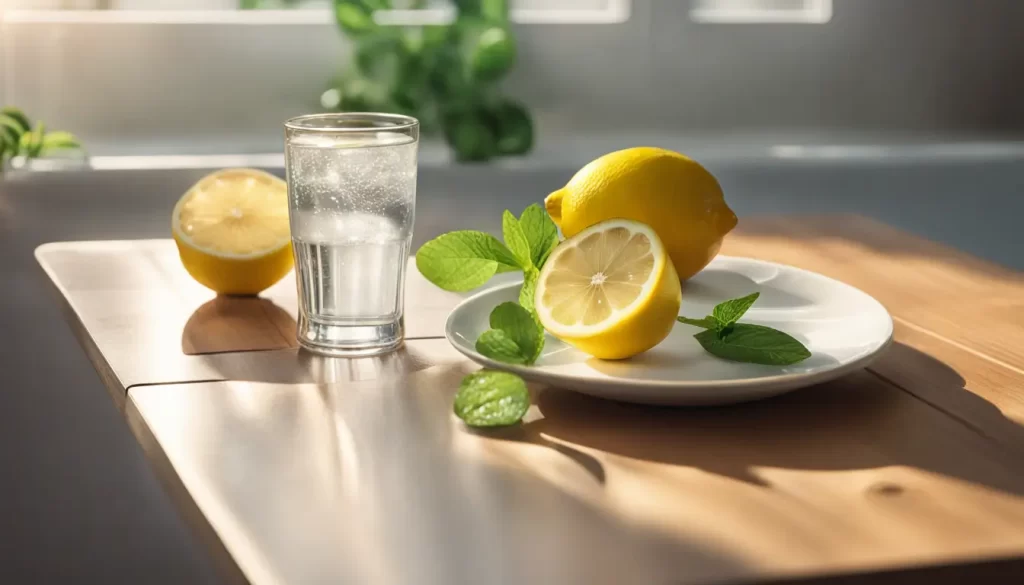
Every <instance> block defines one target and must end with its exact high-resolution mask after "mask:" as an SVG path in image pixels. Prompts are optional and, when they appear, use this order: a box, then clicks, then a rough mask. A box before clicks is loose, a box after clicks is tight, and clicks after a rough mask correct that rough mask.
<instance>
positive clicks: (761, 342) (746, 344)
mask: <svg viewBox="0 0 1024 585" xmlns="http://www.w3.org/2000/svg"><path fill="white" fill-rule="evenodd" d="M694 337H695V338H696V339H697V341H698V342H700V344H701V346H702V347H703V348H704V349H705V350H707V351H708V352H709V353H711V354H714V355H716V356H718V357H720V358H723V359H727V360H732V361H736V362H748V363H753V364H764V365H769V366H787V365H790V364H795V363H797V362H801V361H803V360H805V359H807V358H809V357H811V352H810V350H808V349H807V348H806V347H805V346H804V344H802V343H800V342H799V341H797V340H796V339H794V338H793V337H792V336H790V335H788V334H786V333H783V332H782V331H779V330H777V329H772V328H771V327H765V326H763V325H752V324H750V323H735V324H733V325H732V327H731V328H730V329H729V330H728V331H725V332H719V331H715V330H714V329H708V330H705V331H701V332H700V333H698V334H696V335H694Z"/></svg>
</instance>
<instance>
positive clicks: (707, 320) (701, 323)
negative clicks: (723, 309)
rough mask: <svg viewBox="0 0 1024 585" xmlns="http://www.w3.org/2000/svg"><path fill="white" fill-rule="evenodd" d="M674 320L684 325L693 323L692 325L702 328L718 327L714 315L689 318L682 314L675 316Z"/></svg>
mask: <svg viewBox="0 0 1024 585" xmlns="http://www.w3.org/2000/svg"><path fill="white" fill-rule="evenodd" d="M676 321H679V322H680V323H683V324H685V325H693V326H694V327H701V328H703V329H718V321H715V318H714V317H704V318H703V319H690V318H689V317H683V316H682V315H680V316H678V317H676Z"/></svg>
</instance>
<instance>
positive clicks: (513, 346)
mask: <svg viewBox="0 0 1024 585" xmlns="http://www.w3.org/2000/svg"><path fill="white" fill-rule="evenodd" d="M476 350H477V351H478V352H480V354H481V355H484V356H486V357H489V358H491V359H492V360H497V361H499V362H504V363H506V364H525V363H527V362H528V361H529V359H530V358H529V356H528V355H527V354H526V353H525V352H524V351H523V350H522V349H521V348H520V347H519V345H518V344H517V343H516V342H515V341H514V340H513V339H512V338H511V337H510V336H509V335H508V334H507V333H505V332H504V331H502V330H501V329H488V330H487V331H484V332H483V333H481V334H480V337H479V338H477V340H476Z"/></svg>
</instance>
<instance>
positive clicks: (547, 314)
mask: <svg viewBox="0 0 1024 585" xmlns="http://www.w3.org/2000/svg"><path fill="white" fill-rule="evenodd" d="M681 302H682V290H681V288H680V284H679V276H678V275H677V274H676V271H675V268H674V267H673V265H672V262H671V260H670V259H669V256H668V252H667V251H666V250H665V247H664V245H663V244H662V242H661V239H660V238H658V235H657V234H656V233H655V231H654V230H653V229H652V228H651V227H650V226H648V225H646V224H642V223H640V222H636V221H631V220H625V219H613V220H608V221H604V222H601V223H598V224H596V225H594V226H591V227H589V228H587V229H585V230H583V231H581V232H580V233H578V234H576V235H575V236H573V237H572V238H570V239H568V240H566V241H564V242H562V243H561V244H560V245H559V246H558V248H556V249H555V251H554V252H552V254H551V257H550V258H548V260H547V262H546V263H545V264H544V268H543V270H542V271H541V274H540V278H539V280H538V283H537V292H536V309H537V316H538V318H539V319H540V322H541V324H542V325H543V326H544V328H545V329H546V330H547V331H548V332H549V333H551V334H552V335H554V336H555V337H557V338H559V339H561V340H563V341H565V342H567V343H569V344H571V345H573V346H575V347H577V348H578V349H580V350H582V351H584V352H586V353H588V354H590V355H592V356H594V357H597V358H601V359H624V358H628V357H631V356H634V355H636V354H638V353H641V352H644V351H647V350H648V349H651V348H652V347H654V346H655V345H657V344H658V343H660V342H661V341H662V340H664V339H665V337H667V336H668V334H669V333H670V332H671V331H672V327H673V326H674V325H675V322H676V316H678V315H679V305H680V304H681Z"/></svg>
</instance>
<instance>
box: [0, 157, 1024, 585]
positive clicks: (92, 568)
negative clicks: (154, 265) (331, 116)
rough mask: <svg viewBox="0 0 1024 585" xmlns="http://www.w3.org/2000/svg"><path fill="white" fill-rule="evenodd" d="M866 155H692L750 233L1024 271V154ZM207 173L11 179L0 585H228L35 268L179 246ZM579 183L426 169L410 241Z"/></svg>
mask: <svg viewBox="0 0 1024 585" xmlns="http://www.w3.org/2000/svg"><path fill="white" fill-rule="evenodd" d="M618 144H622V142H619V143H618ZM794 144H800V143H799V141H797V142H795V143H794ZM665 145H666V146H671V145H672V144H669V143H668V142H666V143H665ZM679 146H680V147H683V146H687V145H679ZM811 146H814V145H811ZM870 146H871V145H870V144H867V143H865V144H860V146H859V149H854V150H855V152H854V153H853V154H854V155H857V153H858V152H859V153H860V154H859V155H857V156H847V155H849V154H850V153H849V152H847V153H846V154H843V152H841V150H842V149H839V148H836V147H835V146H834V145H833V146H829V143H828V142H823V143H821V144H818V145H817V146H815V147H813V148H812V147H808V148H805V149H803V151H802V152H803V154H801V151H800V149H789V150H784V151H782V152H777V153H776V154H780V155H782V154H785V155H786V157H785V158H780V157H770V156H769V157H760V156H759V157H754V158H743V157H739V158H736V157H733V156H730V154H729V152H726V151H723V152H721V153H720V156H719V155H714V153H706V152H697V151H694V152H693V153H694V155H695V156H698V158H699V159H701V160H704V161H705V162H706V163H707V165H708V166H709V168H711V169H712V170H713V171H714V172H715V174H716V176H717V177H718V178H719V179H720V181H721V183H722V185H723V187H724V188H725V191H726V197H727V199H728V201H729V203H730V205H731V206H732V207H733V208H734V209H735V210H736V211H737V212H738V214H739V215H740V218H741V223H746V222H747V220H748V219H749V218H751V217H753V216H754V215H763V214H789V215H792V214H822V213H828V214H832V213H858V214H862V215H865V216H869V217H873V218H875V219H878V220H881V221H884V222H886V223H888V224H890V225H893V226H896V227H899V228H901V229H902V230H905V231H908V232H910V233H913V234H917V235H919V236H924V237H927V238H929V239H931V240H936V241H939V242H942V243H944V244H946V245H948V246H952V247H955V248H958V249H960V250H964V251H967V252H969V253H971V254H973V255H975V256H978V257H981V258H985V259H987V260H989V261H992V262H995V263H999V264H1002V265H1003V266H1008V267H1011V268H1016V269H1018V270H1024V231H1021V230H1020V229H1019V218H1020V217H1022V216H1024V199H1022V198H1021V197H1020V193H1021V192H1024V157H1021V156H1016V155H1014V154H1013V153H1012V152H1009V151H1007V150H1006V148H1004V147H1000V145H999V144H995V143H991V144H988V146H987V147H986V148H978V149H970V148H968V149H963V148H961V149H959V152H958V149H949V148H947V149H945V152H944V153H938V154H937V153H935V152H934V150H935V149H934V148H933V147H932V148H928V147H922V148H916V149H911V150H909V151H908V150H900V151H899V153H902V154H903V155H905V156H893V157H891V158H890V157H889V156H888V155H891V154H893V150H892V149H883V150H884V152H879V151H878V149H877V148H874V149H872V148H870ZM982 146H985V145H984V144H983V145H982ZM581 147H587V148H589V147H590V145H581ZM687 147H688V146H687ZM993 149H994V150H993ZM1011 150H1012V149H1011ZM915 151H916V154H914V152H915ZM581 152H583V151H581ZM730 152H731V151H730ZM986 152H987V153H988V154H986ZM899 153H897V154H899ZM705 155H708V157H707V159H706V160H705ZM711 155H714V156H711ZM880 155H881V156H880ZM204 160H205V159H204ZM204 160H189V161H180V160H172V161H169V162H170V163H171V164H170V165H169V166H172V167H176V168H158V169H150V168H138V164H137V163H139V162H140V161H138V160H135V159H133V160H132V161H129V162H132V163H133V165H135V166H133V168H132V169H128V170H116V169H120V168H123V163H124V161H121V162H118V161H114V162H115V163H118V164H114V165H112V166H111V167H110V168H108V169H107V170H98V171H85V170H83V171H60V172H40V173H34V172H33V173H24V172H10V173H8V174H7V175H5V177H4V180H3V181H2V182H0V241H2V243H3V246H4V253H3V254H0V272H2V273H3V274H4V275H5V280H4V286H3V287H0V301H2V303H0V304H2V305H3V306H4V307H5V310H4V311H0V324H2V327H3V330H4V331H7V332H8V337H7V340H8V342H7V343H6V344H4V347H3V351H0V367H2V368H3V371H4V372H5V376H6V377H5V380H6V382H7V383H6V385H5V387H6V388H7V391H6V392H4V393H3V394H2V396H0V408H2V409H3V411H4V412H5V413H8V416H7V417H6V418H5V425H3V427H2V428H0V439H2V440H0V459H2V460H3V461H4V462H5V465H6V467H7V469H8V470H9V472H10V473H9V477H8V480H7V483H6V486H7V489H6V490H5V494H6V497H5V498H2V499H0V511H2V512H3V516H4V517H5V518H6V519H7V522H8V527H9V529H10V530H11V531H12V532H16V533H17V534H19V538H18V539H17V540H16V541H14V542H11V543H9V548H8V549H7V553H8V554H7V555H6V557H5V558H6V561H7V562H6V563H4V566H3V567H0V576H2V577H3V578H4V579H7V580H11V581H21V582H28V581H34V582H51V581H61V580H67V579H71V578H76V579H88V580H92V581H103V582H109V583H121V582H147V583H153V584H154V585H155V584H161V585H162V584H168V585H170V584H172V583H173V584H177V583H183V582H189V583H203V584H211V585H212V584H213V583H216V582H219V581H218V580H217V579H216V578H215V576H214V575H213V574H212V572H211V571H210V568H209V561H208V560H207V559H208V554H207V552H206V549H205V548H200V547H198V546H197V545H196V544H195V543H194V541H193V539H192V538H191V537H190V533H189V532H188V531H187V530H186V527H185V526H184V525H183V523H182V522H181V520H180V518H179V514H178V512H177V511H176V510H175V509H174V508H173V507H172V506H171V505H170V503H169V501H168V500H167V497H166V496H165V495H164V493H163V490H162V489H161V486H160V485H159V484H158V483H157V481H156V480H155V479H154V477H153V475H152V473H151V471H150V469H149V466H148V464H147V462H146V460H145V459H144V458H143V457H142V455H141V451H140V450H139V449H138V447H137V445H136V444H135V441H134V440H133V438H132V436H131V434H130V432H129V431H128V429H127V426H126V425H124V424H123V421H122V420H121V418H120V414H119V413H118V411H117V410H116V409H115V408H113V407H112V403H111V402H110V401H109V400H104V399H102V397H103V396H104V395H105V393H106V390H105V385H104V384H103V383H101V381H100V379H99V377H97V376H96V374H95V373H94V372H93V365H92V364H91V363H90V361H89V360H88V359H87V358H86V356H85V354H84V353H82V352H81V350H80V348H79V346H78V344H77V343H76V341H75V339H74V337H73V336H72V335H71V333H70V330H69V329H68V328H67V325H66V324H65V323H64V321H63V319H62V317H61V314H60V312H59V310H58V305H57V304H55V303H53V300H52V295H51V294H50V290H49V289H50V288H51V287H50V285H49V284H48V282H47V281H48V279H47V278H45V277H44V276H42V275H41V273H40V270H39V267H38V264H37V263H36V261H35V259H34V257H33V255H32V252H33V250H34V249H35V248H36V247H37V246H38V245H40V244H43V243H45V242H52V241H58V240H62V241H67V240H109V239H124V238H146V239H148V238H162V237H166V236H167V234H168V230H169V227H168V223H169V222H168V220H167V218H168V217H169V215H170V211H171V209H172V207H173V206H174V203H175V201H176V200H177V198H178V197H179V196H180V194H181V193H183V192H184V191H185V190H186V189H187V188H188V187H189V186H190V185H191V184H192V183H194V182H195V181H196V180H198V179H199V178H200V177H201V176H202V175H204V174H205V173H207V172H209V171H211V170H213V169H212V168H208V167H204V166H203V165H204V164H217V165H219V164H220V163H219V162H212V163H211V162H209V161H206V162H204ZM142 162H146V161H142ZM186 163H187V164H186ZM146 164H148V162H146ZM225 164H249V163H244V162H242V161H234V162H229V163H227V162H226V163H225ZM262 164H271V163H262ZM118 165H121V166H118ZM142 166H143V167H144V166H145V165H142ZM271 166H272V165H271ZM181 167H185V168H181ZM269 170H270V171H271V172H275V173H277V174H281V173H282V169H280V168H269ZM573 172H574V169H573V168H572V167H571V166H569V165H565V166H559V165H557V164H555V163H550V164H546V165H544V166H542V168H540V169H534V168H530V167H529V166H528V165H527V166H525V167H519V166H516V163H515V161H509V162H508V163H507V164H504V165H502V167H501V168H494V167H473V166H469V167H465V166H463V167H459V166H456V167H445V166H433V167H430V166H428V167H426V168H423V169H421V173H420V181H419V206H418V207H419V208H418V218H417V229H416V233H415V234H414V238H415V239H416V241H417V243H421V242H423V241H425V240H426V239H428V238H430V237H433V236H434V235H436V234H438V233H440V232H442V231H447V230H451V229H460V228H465V227H466V226H473V227H478V226H479V227H481V228H483V229H488V230H491V231H494V232H496V233H497V232H499V231H500V222H499V220H498V218H499V217H500V211H501V209H502V208H503V207H505V206H507V207H509V208H511V209H517V208H519V209H521V208H522V207H523V206H525V205H526V204H528V203H530V202H536V201H539V200H540V199H541V198H542V197H543V196H544V195H545V194H546V193H547V192H548V191H550V190H552V189H553V188H556V187H557V186H560V185H561V184H562V183H564V182H565V181H566V180H567V179H568V178H569V177H571V176H572V174H573ZM453 208H458V209H459V210H460V213H459V214H451V213H450V209H453ZM780 260H782V261H787V260H786V259H785V258H780ZM841 261H842V260H841V258H840V259H839V260H837V262H841ZM179 341H180V340H179ZM40 405H45V408H40Z"/></svg>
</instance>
